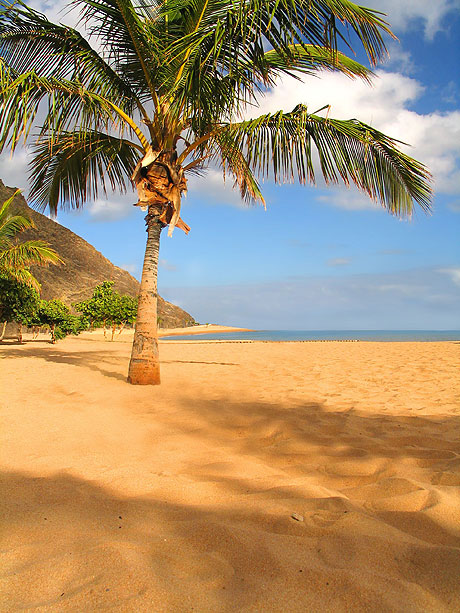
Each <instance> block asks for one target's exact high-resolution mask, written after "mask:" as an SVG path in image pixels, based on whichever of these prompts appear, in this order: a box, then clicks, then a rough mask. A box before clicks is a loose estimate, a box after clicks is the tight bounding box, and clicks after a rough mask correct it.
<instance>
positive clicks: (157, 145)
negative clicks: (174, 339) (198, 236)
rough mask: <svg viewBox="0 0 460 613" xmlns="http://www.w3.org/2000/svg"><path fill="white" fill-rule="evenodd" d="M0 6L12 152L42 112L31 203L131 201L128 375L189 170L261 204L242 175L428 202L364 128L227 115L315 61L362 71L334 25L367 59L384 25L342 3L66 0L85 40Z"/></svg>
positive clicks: (392, 206)
mask: <svg viewBox="0 0 460 613" xmlns="http://www.w3.org/2000/svg"><path fill="white" fill-rule="evenodd" d="M0 6H1V7H2V10H1V11H0V28H1V29H0V62H1V64H0V73H1V74H0V81H1V91H2V102H3V107H2V110H1V112H0V147H2V148H4V147H8V148H10V149H12V150H14V149H15V147H16V146H17V144H18V143H19V141H20V139H21V138H24V139H27V138H28V136H29V134H30V131H31V128H32V126H33V125H34V124H35V123H36V122H37V119H38V116H39V112H40V113H41V115H42V116H43V114H44V120H43V123H42V125H41V126H40V127H39V128H38V131H37V134H36V142H35V145H34V146H33V148H32V151H33V158H32V161H31V171H32V172H31V177H32V184H31V196H32V198H33V200H34V202H35V205H36V206H41V207H46V206H49V208H50V211H51V212H53V213H55V212H56V210H57V208H58V206H68V207H80V206H81V205H83V203H84V202H85V201H86V200H87V199H90V198H94V197H96V196H97V194H98V192H99V191H101V190H102V191H105V189H106V186H108V185H110V187H111V188H113V189H114V188H118V189H121V190H126V188H127V187H129V186H130V184H131V181H132V182H133V183H134V184H135V186H136V187H137V191H138V198H139V201H138V203H137V204H138V205H140V206H142V207H146V208H147V215H146V217H145V220H146V225H147V246H146V251H145V259H144V266H143V272H142V281H141V289H140V296H139V307H138V315H137V323H136V331H135V336H134V342H133V349H132V356H131V362H130V366H129V376H128V380H129V381H130V382H131V383H137V384H156V383H159V381H160V375H159V360H158V344H157V331H156V321H157V314H156V308H157V306H156V304H157V262H158V251H159V239H160V233H161V230H162V228H163V227H164V226H165V225H169V232H168V233H169V234H171V233H172V231H173V229H174V227H175V226H177V227H179V228H181V229H182V230H184V231H185V232H188V231H189V227H188V226H187V224H186V223H185V222H184V221H182V219H181V218H180V204H181V197H182V195H183V194H184V192H185V191H186V188H187V175H188V174H189V173H193V172H195V173H197V172H203V171H204V170H205V169H206V166H207V165H209V164H213V165H217V166H218V167H220V168H221V169H222V171H223V172H224V173H225V174H227V175H230V176H231V178H232V179H233V180H234V182H235V185H236V186H237V187H238V188H239V189H240V192H241V196H242V198H243V199H244V200H245V201H247V202H261V203H263V204H264V200H263V196H262V193H261V191H260V187H259V184H258V181H257V178H258V177H261V176H262V177H263V176H266V175H268V173H270V176H271V177H273V179H274V180H275V181H276V182H281V183H282V182H284V181H286V180H289V181H290V180H292V179H294V178H297V179H298V180H299V181H300V182H301V183H306V182H310V183H314V182H315V176H316V174H317V173H318V172H320V173H321V174H322V176H323V177H324V179H325V181H326V182H327V183H336V182H337V181H339V180H340V179H341V180H342V181H344V182H345V183H346V184H349V183H354V184H355V185H357V186H358V187H359V188H360V189H361V190H363V191H364V192H366V193H367V194H368V195H369V196H370V197H371V198H373V199H374V200H376V201H378V202H380V204H382V205H383V206H384V207H385V208H386V209H387V210H388V211H389V212H391V213H393V214H396V215H401V216H403V215H407V214H410V213H411V212H412V210H413V208H414V205H415V203H417V204H418V205H420V206H421V207H422V209H425V210H428V209H429V206H430V199H431V189H430V186H429V181H430V174H429V172H428V171H427V170H426V168H425V167H424V166H423V165H422V164H420V163H419V162H417V161H415V160H413V159H411V158H410V157H408V156H407V155H405V154H404V153H402V152H401V151H400V150H399V149H398V142H397V141H395V140H394V139H392V138H390V137H388V136H386V135H384V134H382V133H381V132H379V131H378V130H376V129H374V128H373V127H371V126H369V125H366V124H364V123H362V122H360V121H358V120H356V119H350V120H347V121H343V120H341V121H339V120H335V119H332V118H330V117H329V116H328V114H324V113H323V114H320V111H323V110H324V109H320V111H316V112H315V113H310V112H309V110H308V108H307V106H305V104H303V103H302V104H298V105H297V106H296V107H295V108H294V109H293V110H292V111H290V112H284V111H281V110H280V111H279V112H277V113H274V114H266V115H263V116H261V117H257V118H255V119H250V120H244V119H242V117H244V115H243V113H244V110H245V108H247V105H248V104H252V105H256V104H257V99H258V96H260V95H263V92H264V90H266V88H268V87H270V86H272V85H273V84H274V83H275V81H276V78H277V77H279V76H280V75H293V76H297V77H298V76H299V75H300V76H301V75H305V74H314V73H317V71H319V70H323V69H325V70H338V71H340V72H342V73H345V74H346V75H348V76H350V77H352V78H362V79H365V80H368V81H369V80H370V79H371V77H372V73H371V71H370V70H369V69H368V68H366V67H364V66H363V65H361V64H359V63H358V62H356V61H355V60H353V59H350V58H349V57H347V56H346V55H345V54H343V53H341V52H339V51H338V45H339V44H342V45H343V46H344V48H345V45H348V46H349V43H348V42H347V40H348V36H347V38H345V33H347V30H348V32H351V34H352V37H353V39H354V40H356V41H358V43H359V44H360V45H362V47H363V48H364V50H365V52H366V53H367V56H368V58H369V60H370V62H371V63H373V64H375V63H376V62H377V61H378V60H379V59H381V58H382V56H383V55H384V54H385V53H386V48H385V43H384V40H383V36H385V35H388V36H392V34H391V31H390V30H389V28H388V25H387V24H386V22H385V21H383V19H382V14H381V13H379V12H377V11H374V10H371V9H367V8H363V7H360V6H357V5H355V4H353V3H352V2H350V1H349V0H277V1H275V0H149V1H146V0H74V1H73V2H72V5H71V6H76V7H79V8H80V12H81V21H80V25H84V26H85V27H86V31H87V32H88V35H89V37H88V40H87V39H85V38H84V37H83V36H82V35H81V34H80V33H79V32H78V31H77V30H76V29H72V28H70V27H67V26H65V25H56V24H53V23H51V22H49V21H48V20H47V18H46V17H45V16H44V15H41V14H40V13H38V12H36V11H35V10H32V9H31V8H28V7H27V6H26V5H24V4H23V3H22V2H21V1H20V0H15V1H14V2H11V3H10V1H9V0H0ZM344 28H347V30H344ZM88 41H94V42H95V46H94V47H92V46H91V45H90V42H88ZM350 49H351V47H350ZM325 108H326V107H325ZM323 115H326V116H323Z"/></svg>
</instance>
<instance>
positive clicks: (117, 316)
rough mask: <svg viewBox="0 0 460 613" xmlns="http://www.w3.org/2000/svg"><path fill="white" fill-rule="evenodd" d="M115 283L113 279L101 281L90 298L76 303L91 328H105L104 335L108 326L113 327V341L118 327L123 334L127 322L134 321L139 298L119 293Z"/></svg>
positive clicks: (76, 307) (75, 306)
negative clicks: (114, 287) (115, 288)
mask: <svg viewBox="0 0 460 613" xmlns="http://www.w3.org/2000/svg"><path fill="white" fill-rule="evenodd" d="M113 285H114V282H113V281H104V282H103V283H100V284H99V285H97V286H96V287H95V288H94V292H93V295H92V297H91V298H90V299H89V300H84V301H83V302H78V303H77V304H75V305H74V308H75V310H76V311H78V312H80V313H81V314H82V316H83V317H84V318H85V319H86V321H87V322H88V323H89V325H90V327H91V328H95V327H103V328H104V336H106V329H107V326H109V327H111V328H112V336H111V340H112V341H113V338H114V336H115V332H116V330H117V329H118V330H119V334H121V332H122V330H123V328H124V327H125V326H126V325H127V324H128V325H129V324H133V323H134V321H135V319H136V312H137V299H136V298H132V297H131V296H126V295H122V294H119V293H118V292H116V291H114V290H113Z"/></svg>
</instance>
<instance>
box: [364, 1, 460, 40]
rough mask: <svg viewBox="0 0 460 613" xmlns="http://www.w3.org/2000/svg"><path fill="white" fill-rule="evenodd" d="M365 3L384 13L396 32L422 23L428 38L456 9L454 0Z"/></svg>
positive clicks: (432, 35) (439, 28)
mask: <svg viewBox="0 0 460 613" xmlns="http://www.w3.org/2000/svg"><path fill="white" fill-rule="evenodd" d="M365 5H366V6H367V7H369V8H374V9H376V10H378V11H381V12H383V13H386V15H387V16H386V17H384V19H385V21H387V22H388V23H389V24H390V27H391V29H392V30H393V31H395V32H396V33H397V32H405V31H406V30H409V29H410V28H413V27H415V26H417V25H420V24H421V25H423V29H424V33H425V37H426V38H427V39H429V40H431V39H432V38H433V37H434V35H435V34H436V32H438V31H439V30H441V29H442V23H443V20H444V19H445V17H446V16H447V15H448V14H449V13H450V12H451V11H455V10H458V3H457V2H456V0H435V1H433V0H367V2H366V3H365Z"/></svg>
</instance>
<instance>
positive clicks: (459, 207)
mask: <svg viewBox="0 0 460 613" xmlns="http://www.w3.org/2000/svg"><path fill="white" fill-rule="evenodd" d="M447 208H448V209H449V210H451V211H452V212H453V213H460V200H454V201H453V202H449V204H448V205H447Z"/></svg>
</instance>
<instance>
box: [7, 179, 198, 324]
mask: <svg viewBox="0 0 460 613" xmlns="http://www.w3.org/2000/svg"><path fill="white" fill-rule="evenodd" d="M15 191H16V189H15V188H12V187H6V186H5V185H4V184H3V182H2V181H1V180H0V204H1V203H3V202H4V201H5V200H7V198H9V197H10V196H11V195H12V194H13V193H14V192H15ZM11 210H12V211H13V212H20V213H21V214H25V215H27V216H28V217H29V218H31V219H32V220H33V222H34V224H35V226H36V227H35V228H34V229H33V230H28V231H27V232H24V233H23V234H21V239H24V240H28V239H40V240H44V241H46V242H47V243H49V244H50V245H51V247H53V249H55V250H56V251H57V253H58V254H59V255H60V256H61V258H62V259H63V260H64V265H56V266H47V267H35V268H34V269H33V274H34V275H35V277H36V278H37V279H38V281H39V282H40V283H41V286H42V289H41V296H42V298H43V299H45V300H49V299H50V298H60V299H61V300H62V301H63V302H65V303H67V304H69V305H71V304H72V303H73V302H77V301H80V300H86V299H87V298H89V297H90V296H91V294H92V291H93V289H94V287H95V286H96V285H97V284H98V283H102V281H114V282H115V285H114V287H115V289H116V290H118V291H119V292H120V293H121V294H128V295H130V296H136V295H137V293H138V291H139V282H138V281H137V280H136V279H135V278H134V277H132V276H131V275H130V274H129V272H127V271H126V270H123V269H122V268H118V266H115V265H114V264H112V262H110V261H109V260H108V259H107V258H105V257H104V256H103V255H102V253H99V251H97V250H96V249H95V248H94V247H93V246H92V245H90V244H89V243H88V242H86V241H85V240H84V239H83V238H81V237H80V236H77V234H74V233H73V232H71V230H69V229H68V228H65V227H64V226H61V225H60V224H59V223H57V222H55V221H53V220H52V219H49V218H48V217H46V215H42V214H41V213H38V212H37V211H34V210H33V209H31V208H30V207H29V205H28V204H27V202H26V201H25V199H24V197H23V196H21V195H20V194H18V195H17V196H16V197H15V199H14V201H13V205H12V209H11ZM158 317H159V321H160V326H161V327H162V328H182V327H186V326H192V325H193V324H194V323H195V320H194V319H193V317H192V316H191V315H190V314H189V313H187V312H186V311H184V310H183V309H181V308H180V307H178V306H176V305H174V304H171V303H170V302H167V301H166V300H163V298H160V297H159V298H158Z"/></svg>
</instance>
